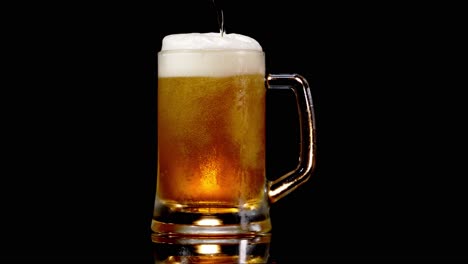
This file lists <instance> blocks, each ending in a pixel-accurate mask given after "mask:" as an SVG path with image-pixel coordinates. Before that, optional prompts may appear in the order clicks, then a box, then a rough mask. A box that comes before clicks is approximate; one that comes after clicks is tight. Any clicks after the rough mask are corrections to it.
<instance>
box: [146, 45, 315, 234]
mask: <svg viewBox="0 0 468 264" xmlns="http://www.w3.org/2000/svg"><path fill="white" fill-rule="evenodd" d="M265 86H266V87H267V88H268V89H274V88H285V87H287V88H291V89H292V90H293V91H294V93H295V95H296V98H297V105H298V110H299V116H300V126H301V151H300V154H299V165H298V167H297V168H296V169H295V170H294V171H292V172H290V173H288V174H286V175H284V176H282V177H279V178H278V179H276V180H274V181H269V180H267V178H266V176H265V171H266V170H265V96H266V90H265ZM314 129H315V128H314V116H313V106H312V98H311V94H310V91H309V87H308V84H307V81H306V80H305V79H304V78H303V77H301V76H299V75H285V74H281V75H271V74H270V75H268V76H267V78H266V80H265V57H264V53H263V51H261V50H245V49H229V50H219V49H217V50H193V49H192V50H185V49H183V50H163V51H161V52H159V54H158V175H157V177H158V178H157V190H156V199H155V209H154V217H153V221H152V230H153V232H154V233H155V234H189V235H236V236H237V235H246V234H253V233H264V232H267V231H269V230H270V229H271V224H270V217H269V206H270V204H271V203H273V202H275V201H277V200H278V199H280V198H281V197H283V196H284V195H286V194H287V193H289V192H290V191H292V190H293V189H295V187H297V186H299V185H300V184H302V183H304V182H305V181H306V180H307V179H308V178H309V176H310V173H311V171H312V169H313V165H314V163H315V162H314V158H315V155H314V153H315V144H314V141H315V137H314V133H315V132H314Z"/></svg>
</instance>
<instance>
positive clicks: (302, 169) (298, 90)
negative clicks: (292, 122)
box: [266, 74, 316, 203]
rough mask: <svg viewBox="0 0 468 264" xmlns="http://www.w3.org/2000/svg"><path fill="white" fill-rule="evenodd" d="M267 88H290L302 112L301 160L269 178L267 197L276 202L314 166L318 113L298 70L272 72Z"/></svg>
mask: <svg viewBox="0 0 468 264" xmlns="http://www.w3.org/2000/svg"><path fill="white" fill-rule="evenodd" d="M266 87H267V89H291V90H292V91H293V92H294V95H295V98H296V104H297V110H298V114H299V131H300V148H299V163H298V165H297V167H296V168H295V169H293V170H292V171H290V172H288V173H286V174H284V175H282V176H281V177H278V178H277V179H275V180H272V181H269V182H268V198H269V200H270V203H274V202H276V201H278V200H279V199H281V198H283V197H284V196H286V195H287V194H289V193H290V192H292V191H293V190H295V189H296V188H297V187H299V186H300V185H302V184H303V183H305V182H306V181H307V180H308V179H309V178H310V175H311V173H312V172H313V170H314V168H315V150H316V142H315V116H314V106H313V103H312V95H311V93H310V88H309V84H308V83H307V80H306V79H305V78H304V77H302V76H301V75H299V74H269V75H268V76H267V78H266Z"/></svg>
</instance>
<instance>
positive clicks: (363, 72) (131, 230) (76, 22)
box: [0, 0, 468, 263]
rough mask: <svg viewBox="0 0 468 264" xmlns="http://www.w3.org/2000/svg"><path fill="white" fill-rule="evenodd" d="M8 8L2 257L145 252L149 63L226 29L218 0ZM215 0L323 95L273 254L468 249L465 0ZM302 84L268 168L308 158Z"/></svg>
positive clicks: (275, 121) (413, 253)
mask: <svg viewBox="0 0 468 264" xmlns="http://www.w3.org/2000/svg"><path fill="white" fill-rule="evenodd" d="M166 2H167V3H156V2H153V3H151V2H149V3H146V4H142V3H133V2H132V3H130V2H127V3H114V2H109V3H108V4H104V3H100V4H99V5H98V4H96V3H92V2H87V3H86V2H75V3H70V2H68V3H67V4H57V3H40V4H39V3H38V4H34V5H33V4H26V3H24V4H22V5H18V6H11V7H10V6H5V7H4V9H3V12H5V15H10V16H5V17H6V19H5V23H4V25H5V30H4V31H3V34H4V38H3V43H4V44H7V48H5V49H4V51H3V55H4V58H5V59H4V62H6V63H7V65H8V67H7V70H6V71H5V72H4V74H5V77H6V78H3V80H4V81H5V82H4V85H3V92H2V93H3V94H4V96H2V101H4V103H2V108H4V109H3V111H2V112H3V116H4V117H3V124H4V125H3V131H4V132H6V136H4V137H3V141H4V142H3V145H4V147H3V150H4V151H5V153H6V154H7V155H6V159H4V161H3V163H4V166H3V168H4V172H3V173H2V174H3V175H2V178H3V180H4V181H5V183H4V184H2V185H1V187H2V189H4V190H3V191H2V223H3V224H2V225H1V228H2V230H1V232H2V236H0V240H3V241H2V245H3V246H2V247H1V250H0V253H1V254H0V255H1V256H2V257H4V258H5V259H16V260H30V261H36V260H59V261H62V262H65V261H68V260H70V261H72V260H81V261H83V262H87V261H95V260H98V261H100V262H104V261H117V262H119V261H128V262H129V263H140V262H141V263H151V262H152V247H151V242H150V222H151V214H152V206H153V198H154V192H155V183H156V179H155V175H156V83H157V82H156V78H157V75H156V73H157V65H156V56H157V52H158V50H159V49H160V45H161V40H162V37H163V36H165V35H167V34H172V33H187V32H216V31H218V30H219V28H218V24H217V18H216V11H215V9H214V7H213V3H212V1H209V0H203V1H201V0H198V1H166ZM252 2H253V1H217V4H218V6H220V7H222V8H223V10H224V16H225V29H226V31H227V32H228V33H240V34H245V35H248V36H251V37H253V38H255V39H257V40H258V41H259V42H260V43H261V45H262V46H263V49H264V51H265V53H266V56H267V57H266V62H267V71H268V72H269V73H299V74H301V75H303V76H304V77H306V78H307V80H308V81H309V84H310V86H311V90H312V96H313V100H314V106H315V114H316V126H317V166H316V170H315V172H314V174H313V175H312V177H311V179H310V180H309V181H308V182H307V183H305V184H304V185H303V186H301V188H299V189H298V190H296V191H295V192H293V193H291V194H290V195H288V196H286V197H285V198H283V199H282V200H280V201H278V202H277V203H275V204H273V205H272V208H271V217H272V224H273V231H272V243H271V260H272V262H273V263H305V262H307V261H319V260H329V261H332V260H334V261H339V260H341V261H345V262H346V261H349V260H445V261H446V260H467V259H468V252H467V239H466V238H467V235H468V233H467V225H466V223H467V220H468V219H467V217H466V216H465V212H466V201H467V198H468V195H467V191H466V188H467V181H466V177H467V173H466V168H465V167H464V166H463V165H464V163H465V160H464V159H465V157H466V154H465V152H464V148H463V145H462V144H463V143H464V142H463V138H462V136H463V135H464V132H463V128H464V123H465V120H466V116H465V115H464V110H463V106H464V105H465V102H463V93H462V91H463V90H464V89H466V84H465V85H463V84H461V83H460V82H458V80H457V79H456V76H458V75H459V74H460V73H464V74H466V70H465V71H463V70H462V69H463V68H462V67H463V65H466V60H463V58H462V57H461V55H462V53H461V52H459V50H458V49H456V48H457V47H460V46H458V45H460V41H461V40H462V38H461V36H462V34H460V33H461V32H463V31H459V29H458V28H457V27H456V26H457V25H460V24H461V21H462V16H461V14H460V13H459V11H460V8H459V7H457V6H443V7H442V6H439V5H435V4H434V5H432V4H427V3H422V2H421V4H417V3H412V4H408V3H405V2H401V3H396V2H385V3H378V4H376V3H365V2H344V1H343V2H327V3H326V4H325V3H320V4H318V3H315V2H311V3H309V2H306V1H304V2H302V1H287V2H273V1H263V2H262V1H256V2H255V5H252ZM294 109H295V108H294V101H293V97H292V95H291V94H289V93H287V92H282V93H281V92H277V93H271V94H269V101H268V116H267V117H268V119H267V121H268V128H269V130H268V135H267V140H268V141H267V143H268V146H267V148H268V154H267V165H268V170H267V173H268V177H275V176H277V175H280V174H282V173H285V172H287V171H288V170H291V169H292V168H293V167H294V166H295V165H296V164H295V162H296V161H297V155H296V153H297V146H298V138H297V131H298V130H297V123H296V121H295V120H296V116H295V112H294Z"/></svg>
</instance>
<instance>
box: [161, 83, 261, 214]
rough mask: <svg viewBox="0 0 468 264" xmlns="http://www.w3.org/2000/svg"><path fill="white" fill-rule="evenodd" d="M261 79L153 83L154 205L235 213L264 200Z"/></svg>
mask: <svg viewBox="0 0 468 264" xmlns="http://www.w3.org/2000/svg"><path fill="white" fill-rule="evenodd" d="M265 93H266V90H265V83H264V75H262V74H244V75H235V76H221V77H210V76H207V77H197V76H195V77H193V76H188V77H159V78H158V157H159V159H158V161H159V162H158V173H159V174H158V181H157V194H158V198H159V199H161V201H164V202H165V203H182V204H210V206H212V205H220V206H227V207H228V206H232V207H237V206H238V204H246V203H247V204H256V203H261V202H262V201H263V199H264V195H265V194H264V193H265V184H266V178H265Z"/></svg>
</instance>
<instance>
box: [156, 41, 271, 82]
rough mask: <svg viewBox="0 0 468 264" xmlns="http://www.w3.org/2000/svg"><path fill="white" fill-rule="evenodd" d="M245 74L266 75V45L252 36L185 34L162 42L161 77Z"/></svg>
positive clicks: (159, 73)
mask: <svg viewBox="0 0 468 264" xmlns="http://www.w3.org/2000/svg"><path fill="white" fill-rule="evenodd" d="M173 51H177V52H173ZM232 51H236V52H232ZM244 74H261V75H264V74H265V58H264V54H263V50H262V47H261V46H260V44H259V43H258V42H257V41H256V40H255V39H253V38H251V37H248V36H245V35H241V34H236V33H230V34H224V35H223V36H221V35H220V34H219V33H213V32H209V33H185V34H172V35H167V36H166V37H164V39H163V41H162V48H161V52H160V53H159V54H158V75H159V76H160V77H194V76H209V77H226V76H236V75H244Z"/></svg>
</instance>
